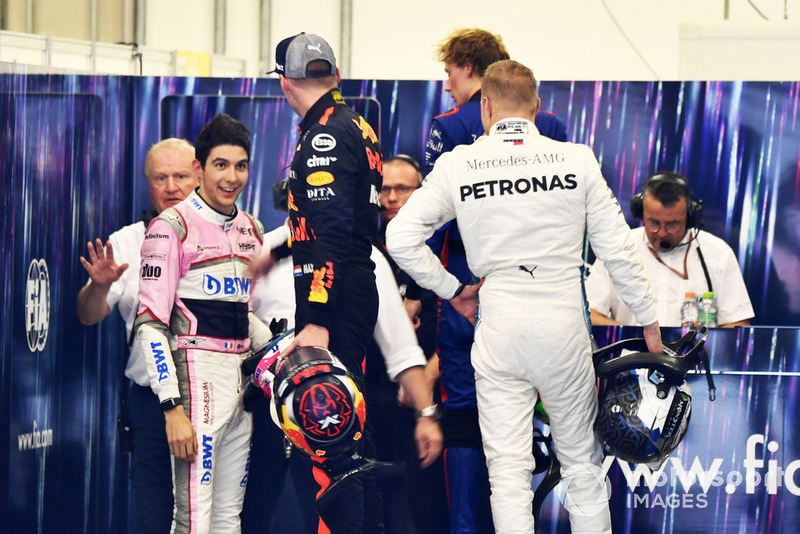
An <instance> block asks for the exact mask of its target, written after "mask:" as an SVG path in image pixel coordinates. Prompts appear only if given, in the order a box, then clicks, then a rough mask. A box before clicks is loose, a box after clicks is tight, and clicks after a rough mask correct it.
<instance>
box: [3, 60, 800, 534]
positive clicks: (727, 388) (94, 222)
mask: <svg viewBox="0 0 800 534" xmlns="http://www.w3.org/2000/svg"><path fill="white" fill-rule="evenodd" d="M341 88H342V93H343V94H344V96H345V98H346V99H347V100H348V102H349V103H350V104H351V105H352V106H353V107H355V108H356V109H357V110H358V111H359V112H360V113H361V114H362V115H363V116H364V117H365V118H366V119H367V120H368V121H369V122H370V123H371V124H372V125H373V126H374V128H375V130H376V131H377V132H378V133H379V136H380V141H381V145H382V148H383V151H384V156H390V155H392V154H395V153H399V152H403V153H406V154H410V155H411V156H414V157H416V158H417V159H420V160H421V159H422V151H423V147H424V145H425V143H426V142H427V130H428V126H429V124H430V121H431V119H432V118H433V117H434V116H435V115H437V114H439V113H441V112H444V111H446V110H447V108H448V106H449V105H450V104H449V98H448V96H447V94H446V93H445V92H444V90H443V84H442V83H441V82H433V81H371V80H345V81H343V82H342V84H341ZM540 93H541V97H542V107H543V109H547V110H549V111H552V112H554V113H556V114H557V115H559V116H560V117H561V118H563V119H564V120H565V121H566V123H567V126H568V135H569V138H570V140H572V141H575V142H580V143H586V144H588V145H589V146H591V147H592V149H593V150H594V152H595V154H596V155H597V157H598V159H599V160H600V162H601V166H602V170H603V173H604V175H605V177H606V179H607V181H608V183H609V185H610V186H611V188H612V190H613V191H614V193H615V194H616V195H617V196H618V198H619V200H620V203H621V205H622V206H623V209H624V210H625V211H626V213H627V206H628V203H629V200H630V198H631V197H632V196H633V195H634V194H635V193H636V192H637V191H638V190H639V188H640V186H641V184H642V183H643V182H644V180H645V179H646V178H647V176H648V175H649V174H650V173H652V172H654V171H656V170H675V171H680V172H682V173H684V174H686V175H687V176H688V177H689V180H690V183H691V185H692V187H693V189H694V192H695V196H696V197H697V198H699V199H702V200H703V206H704V208H703V217H704V220H705V228H706V229H707V230H709V231H710V232H712V233H714V234H716V235H718V236H720V237H722V238H723V239H725V240H726V241H727V242H728V243H729V244H730V245H731V247H732V248H733V250H734V252H735V253H736V255H737V258H738V261H739V265H740V267H741V269H742V272H743V274H744V279H745V283H746V284H747V287H748V290H749V292H750V295H751V299H752V301H753V307H754V309H755V313H756V318H755V320H754V321H753V323H754V324H755V325H763V326H762V327H759V328H751V329H740V330H737V331H730V332H728V331H725V332H723V331H714V332H712V335H711V337H710V339H709V352H711V354H712V364H713V365H714V369H715V370H716V371H719V372H724V373H725V374H724V375H721V376H720V377H719V378H718V383H717V387H718V388H719V395H718V397H719V399H718V401H717V402H716V403H713V404H710V403H708V402H707V401H704V396H703V395H702V386H700V388H699V389H698V391H697V392H696V397H695V399H696V402H695V405H694V406H695V412H694V415H693V421H692V426H691V429H690V434H689V437H688V438H687V439H686V441H685V442H684V444H683V445H682V446H681V447H680V448H679V449H678V450H677V451H676V453H675V455H674V456H673V458H672V459H670V461H669V462H668V463H667V464H666V467H665V471H663V472H662V473H659V474H654V475H649V474H645V473H643V472H642V471H641V470H639V471H636V469H635V468H634V467H631V466H627V467H625V465H623V464H622V463H620V462H618V461H616V460H614V459H611V460H609V463H608V468H609V474H610V476H611V479H612V482H613V494H612V504H613V514H614V522H615V525H616V526H618V527H619V528H620V529H624V530H620V531H621V532H642V531H648V532H651V531H659V532H689V531H692V532H741V531H743V530H742V529H743V528H744V531H756V530H751V528H750V525H752V528H753V529H757V531H765V532H766V531H771V532H780V530H779V529H780V525H782V524H783V525H789V524H797V522H798V520H799V519H800V517H798V508H800V506H799V505H798V491H797V488H798V484H800V476H798V475H797V470H798V468H799V466H800V464H798V461H799V460H797V459H798V458H800V451H798V449H797V442H796V438H795V434H796V432H793V428H794V425H795V424H797V421H798V420H797V414H796V409H795V406H796V405H797V401H798V399H797V395H798V383H797V373H798V368H797V365H798V364H797V361H798V358H797V355H798V351H799V350H800V339H799V338H798V330H797V329H796V328H795V327H796V326H798V325H800V277H798V276H797V273H798V272H800V248H799V247H798V246H797V243H798V238H799V237H800V235H798V234H800V204H799V202H798V191H799V190H800V124H798V107H800V106H799V103H800V83H798V82H791V83H788V82H785V83H778V82H758V83H751V82H663V83H661V82H660V83H656V82H545V83H542V84H541V87H540ZM222 111H224V112H226V113H229V114H231V115H233V116H235V117H237V118H238V119H240V120H241V121H242V122H244V123H245V124H246V125H247V126H248V127H249V128H250V130H251V131H252V138H253V156H252V159H253V162H252V167H251V174H250V182H249V184H248V186H247V188H246V190H245V192H244V194H243V195H242V196H241V197H240V203H241V205H242V207H243V208H245V209H247V210H248V211H250V212H251V213H253V214H254V215H256V216H257V217H259V218H260V219H261V220H262V221H263V222H264V224H265V226H266V227H267V228H272V227H275V226H278V225H279V224H281V223H282V221H283V218H284V214H283V213H281V212H278V211H276V210H275V209H274V208H273V206H272V198H271V189H272V185H273V184H274V183H275V182H276V181H277V180H280V179H282V178H283V177H284V176H285V173H286V169H287V167H288V165H289V162H290V160H291V157H292V155H293V153H294V150H295V145H296V142H297V130H296V126H297V124H298V122H299V119H298V117H296V116H295V115H294V114H293V113H292V111H291V109H290V108H289V107H288V105H287V103H286V101H285V100H284V99H283V98H282V94H281V91H280V86H279V83H278V80H277V79H211V78H169V77H167V78H155V77H117V76H71V75H26V74H24V73H19V74H13V73H12V74H2V75H0V125H1V126H2V128H3V130H2V131H3V132H4V133H3V137H2V140H1V141H0V170H2V174H3V181H2V202H3V210H2V213H0V217H1V218H2V226H3V232H2V244H3V248H2V250H3V252H4V254H3V260H2V261H3V264H4V272H5V273H6V276H5V277H4V279H3V282H2V296H3V298H2V307H3V308H2V316H3V321H2V337H1V338H0V344H2V345H1V346H2V365H0V398H1V399H2V402H0V421H2V423H0V462H1V463H0V465H2V467H0V532H11V531H19V532H37V531H61V530H63V529H64V528H65V527H64V525H69V529H70V531H75V532H125V531H126V529H127V528H128V524H129V516H128V509H129V499H130V488H129V482H128V477H127V475H128V472H127V470H128V458H127V456H125V455H123V454H121V453H120V451H119V446H118V442H117V435H116V425H115V420H116V414H117V410H118V404H119V403H118V395H117V392H118V389H119V387H120V385H121V382H122V377H123V368H124V363H125V359H126V357H127V347H126V339H125V335H124V329H123V326H122V322H121V320H120V319H119V317H118V314H116V313H114V314H113V315H112V316H111V317H109V318H108V319H107V320H105V321H103V322H102V323H100V324H99V325H97V326H93V327H84V326H82V325H80V323H79V321H78V319H77V316H76V314H75V305H76V297H77V294H78V291H79V290H80V288H81V286H82V285H83V284H85V283H86V280H87V277H86V273H85V271H84V270H83V268H82V267H81V265H80V263H79V261H78V258H79V256H81V255H85V250H86V242H87V241H88V240H91V239H94V238H96V237H100V238H102V239H105V238H106V237H107V236H108V235H109V234H110V233H111V232H113V231H114V230H116V229H118V228H120V227H122V226H124V225H127V224H130V223H131V222H134V221H136V220H138V219H139V217H140V214H141V212H142V210H145V209H147V208H149V207H150V206H149V202H150V197H149V194H148V191H147V183H146V181H145V178H144V172H143V162H144V155H145V153H146V152H147V150H148V149H149V147H150V146H151V145H152V144H154V143H156V142H157V141H159V140H160V139H162V138H165V137H170V136H177V137H184V138H186V139H188V140H190V141H191V140H193V139H194V136H195V135H196V134H197V132H198V131H199V129H200V128H201V127H202V125H203V124H204V123H205V122H206V121H207V120H209V119H210V118H211V117H213V116H214V114H216V113H218V112H222ZM627 216H628V217H629V222H630V223H631V224H634V221H633V219H632V218H631V217H630V214H629V213H627ZM768 325H770V326H781V327H784V328H778V329H775V328H768V327H767V326H768ZM634 330H635V329H634ZM609 332H611V333H612V334H613V335H618V334H619V332H617V331H615V330H611V331H609ZM734 473H739V474H740V475H741V477H742V478H741V479H737V478H736V477H737V475H735V474H734ZM691 474H694V475H697V477H696V478H697V480H695V481H694V482H690V481H689V479H690V478H691V476H690V475H691ZM711 474H713V475H714V476H713V477H711ZM756 475H758V477H760V478H757V477H756ZM748 476H750V477H751V478H753V480H752V482H753V484H749V482H750V481H749V480H748V479H747V477H748ZM653 477H655V478H653ZM687 477H689V478H687ZM704 477H706V478H704ZM709 477H710V479H711V482H710V483H708V480H709ZM756 479H757V481H756ZM637 481H638V482H637ZM648 484H649V485H648ZM678 505H679V506H678ZM546 512H547V513H546V517H544V518H543V525H542V528H545V527H544V521H549V523H547V524H549V525H553V527H552V528H555V529H557V528H559V527H558V525H559V524H560V523H562V522H563V519H564V517H565V516H563V508H561V507H560V503H559V502H558V500H557V498H554V500H553V502H552V503H551V506H550V507H548V508H547V509H546ZM742 525H748V526H747V527H742ZM548 528H549V527H548ZM642 529H644V530H642ZM765 529H766V530H765ZM787 532H788V530H787Z"/></svg>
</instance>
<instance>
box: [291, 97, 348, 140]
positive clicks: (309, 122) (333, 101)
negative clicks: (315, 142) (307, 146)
mask: <svg viewBox="0 0 800 534" xmlns="http://www.w3.org/2000/svg"><path fill="white" fill-rule="evenodd" d="M337 105H341V106H343V105H344V98H342V94H341V93H340V92H339V90H338V89H331V90H330V91H328V92H327V93H325V94H324V95H322V96H321V97H320V98H319V100H317V101H316V102H315V103H314V105H313V106H311V109H309V110H308V113H306V116H305V117H303V120H302V121H300V126H299V128H300V133H303V132H306V131H308V129H309V128H311V126H313V125H314V123H316V122H320V119H322V118H323V117H324V116H325V115H326V112H327V114H329V113H330V112H328V111H327V110H328V109H329V108H333V107H334V106H337Z"/></svg>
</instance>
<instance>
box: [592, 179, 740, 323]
mask: <svg viewBox="0 0 800 534" xmlns="http://www.w3.org/2000/svg"><path fill="white" fill-rule="evenodd" d="M701 211H702V206H701V204H700V203H699V202H697V201H694V200H692V192H691V188H690V187H689V181H688V180H687V179H686V177H685V176H683V175H681V174H678V173H673V172H657V173H656V174H654V175H652V176H651V177H650V178H649V179H648V180H647V182H646V183H645V185H644V188H643V189H642V192H641V193H639V194H637V195H636V196H634V197H633V199H631V213H632V214H633V216H634V217H635V218H636V219H639V220H641V221H642V222H643V223H644V224H643V226H641V227H639V228H635V229H634V230H632V231H631V236H632V237H633V240H634V242H635V243H636V246H637V249H638V251H639V255H640V256H641V259H642V262H643V263H644V267H645V271H646V272H647V275H648V277H649V278H650V282H651V284H652V288H653V295H654V297H655V300H656V306H657V308H658V322H659V324H660V325H661V326H668V327H677V326H680V322H681V317H680V310H681V304H682V303H683V301H684V298H685V295H686V293H687V292H689V291H691V292H694V294H695V295H702V294H703V293H705V292H707V291H713V292H714V297H715V299H716V303H717V308H718V324H719V325H720V326H723V327H734V326H746V325H748V324H750V319H752V318H753V316H754V315H755V314H754V313H753V306H752V305H751V303H750V297H749V296H748V294H747V288H746V287H745V284H744V280H743V279H742V273H741V270H740V269H739V264H738V262H737V261H736V256H735V255H734V253H733V250H731V247H729V246H728V244H727V243H725V242H724V241H723V240H722V239H720V238H718V237H716V236H714V235H712V234H710V233H708V232H705V231H703V230H700V229H699V227H700V215H701ZM589 273H590V274H589V276H588V278H587V279H586V296H587V298H588V300H589V308H590V312H591V317H592V324H595V325H604V324H623V325H638V323H637V322H636V318H635V317H634V316H633V314H632V313H631V311H630V310H629V309H628V307H627V306H625V304H624V303H623V302H622V300H621V299H620V297H619V295H618V294H617V292H616V291H615V290H614V288H613V286H612V285H611V279H610V278H609V276H608V271H606V269H605V266H604V265H603V262H602V261H601V260H597V261H596V262H595V263H594V265H593V266H592V267H591V269H590V270H589Z"/></svg>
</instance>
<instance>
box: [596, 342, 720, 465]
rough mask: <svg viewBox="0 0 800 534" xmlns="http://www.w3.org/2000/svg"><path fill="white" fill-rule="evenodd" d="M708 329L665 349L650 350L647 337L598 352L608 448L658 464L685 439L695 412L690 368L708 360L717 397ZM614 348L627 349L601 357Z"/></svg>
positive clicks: (602, 429) (601, 421) (600, 420)
mask: <svg viewBox="0 0 800 534" xmlns="http://www.w3.org/2000/svg"><path fill="white" fill-rule="evenodd" d="M702 334H703V335H700V336H698V335H697V332H694V331H693V332H690V333H689V334H687V335H686V336H684V338H682V339H681V340H679V341H677V342H675V343H664V352H663V353H661V354H654V353H649V352H647V348H646V345H644V340H643V339H632V340H624V341H621V342H618V343H615V344H613V345H611V346H609V347H606V348H605V349H603V350H600V351H596V352H595V369H596V372H597V375H598V377H599V378H600V386H599V393H598V414H597V418H596V419H595V423H594V432H595V435H596V436H597V438H598V440H599V441H600V443H601V444H602V446H603V448H604V449H605V450H606V452H608V453H610V454H612V455H614V456H615V457H617V458H619V459H621V460H624V461H627V462H633V463H643V464H646V465H648V466H649V467H651V468H652V469H658V468H660V467H661V465H662V464H663V463H664V462H665V461H666V459H667V458H668V457H669V455H670V453H672V451H673V450H675V448H676V447H677V446H678V445H679V444H680V442H681V441H682V440H683V438H684V436H686V432H687V430H688V428H689V420H690V418H691V414H692V391H691V389H690V387H689V384H687V382H686V380H685V377H686V373H687V372H688V369H689V368H690V367H692V366H694V365H696V364H698V363H703V364H705V366H706V371H707V372H706V377H707V380H708V382H709V398H710V399H711V400H714V385H713V379H711V375H710V373H709V372H708V371H709V367H708V358H707V355H706V354H705V351H704V350H703V344H704V342H705V335H704V334H705V331H703V332H702ZM687 348H688V349H689V350H688V351H687V352H685V353H683V351H684V349H687ZM609 349H610V350H609ZM637 349H638V350H639V352H636V350H637ZM614 351H621V353H620V355H619V356H618V357H615V358H613V359H611V360H608V361H600V360H602V359H603V358H604V357H605V356H607V355H608V354H610V353H612V352H614Z"/></svg>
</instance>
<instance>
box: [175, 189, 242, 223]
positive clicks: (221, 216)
mask: <svg viewBox="0 0 800 534" xmlns="http://www.w3.org/2000/svg"><path fill="white" fill-rule="evenodd" d="M199 189H200V188H199V187H198V188H197V189H195V190H194V191H192V193H191V194H190V195H189V196H188V197H186V204H187V205H188V206H189V208H190V209H192V210H194V211H195V212H197V214H198V215H200V216H201V217H203V218H204V219H205V220H207V221H208V222H212V223H214V224H218V225H220V226H225V224H226V223H229V222H231V221H232V220H234V219H235V218H236V216H237V215H239V209H238V208H237V207H236V205H235V204H234V206H233V213H231V214H230V215H226V214H225V213H222V212H219V211H217V210H215V209H214V208H212V207H211V206H209V205H208V202H206V201H205V200H203V197H201V196H200V192H199Z"/></svg>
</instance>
